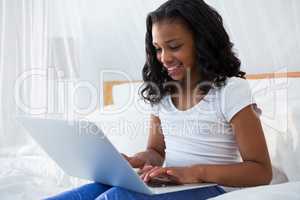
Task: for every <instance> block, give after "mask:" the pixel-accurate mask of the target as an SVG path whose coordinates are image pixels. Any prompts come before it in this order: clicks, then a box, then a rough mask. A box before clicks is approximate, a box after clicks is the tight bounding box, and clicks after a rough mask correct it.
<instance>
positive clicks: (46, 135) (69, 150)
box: [17, 117, 216, 195]
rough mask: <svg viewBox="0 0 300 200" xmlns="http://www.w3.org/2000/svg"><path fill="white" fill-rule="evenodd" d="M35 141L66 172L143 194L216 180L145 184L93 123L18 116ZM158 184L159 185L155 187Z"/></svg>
mask: <svg viewBox="0 0 300 200" xmlns="http://www.w3.org/2000/svg"><path fill="white" fill-rule="evenodd" d="M17 120H18V121H19V122H20V123H21V125H22V126H24V127H25V128H26V129H27V130H28V131H29V133H30V134H31V135H32V137H33V138H34V139H35V140H36V141H37V143H38V144H39V145H40V146H41V147H42V148H43V149H44V150H45V151H46V153H48V155H49V156H50V157H51V158H52V159H53V160H54V161H55V162H56V163H57V164H58V165H59V166H60V167H61V168H62V169H63V170H64V171H65V172H66V173H67V174H69V175H71V176H75V177H79V178H82V179H87V180H90V181H95V182H99V183H103V184H107V185H111V186H119V187H123V188H126V189H129V190H132V191H136V192H140V193H144V194H149V195H152V194H162V193H168V192H175V191H181V190H187V189H196V188H201V187H208V186H213V185H216V184H186V185H173V186H167V185H166V184H162V185H152V186H149V185H147V184H145V183H144V182H143V181H142V180H141V179H140V177H139V175H138V174H137V172H136V170H134V169H133V168H132V167H131V166H130V164H129V163H128V162H127V161H126V160H125V159H124V157H123V156H122V155H121V154H120V153H119V152H118V151H117V150H116V148H115V147H114V146H113V145H112V144H111V142H110V141H109V140H108V139H107V137H105V135H104V133H103V132H102V131H101V129H100V128H98V127H97V125H96V124H94V123H92V122H88V121H65V120H58V119H41V118H30V117H18V119H17ZM158 186H161V187H158Z"/></svg>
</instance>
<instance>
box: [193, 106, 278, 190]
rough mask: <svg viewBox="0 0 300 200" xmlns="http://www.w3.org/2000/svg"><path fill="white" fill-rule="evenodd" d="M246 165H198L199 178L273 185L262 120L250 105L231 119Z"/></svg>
mask: <svg viewBox="0 0 300 200" xmlns="http://www.w3.org/2000/svg"><path fill="white" fill-rule="evenodd" d="M231 125H232V128H233V131H234V134H235V137H236V141H237V144H238V146H239V150H240V154H241V157H242V159H243V162H242V163H237V164H231V165H206V166H205V165H204V166H203V165H202V166H200V165H199V166H194V167H195V169H196V170H197V171H199V179H201V180H203V181H205V182H215V183H218V184H221V185H228V186H255V185H262V184H269V183H270V181H271V179H272V166H271V161H270V158H269V153H268V149H267V145H266V141H265V137H264V133H263V130H262V126H261V123H260V120H259V117H258V116H257V115H256V113H255V111H254V108H253V106H247V107H246V108H244V109H242V110H241V111H240V112H238V113H237V114H236V115H235V116H234V117H233V118H232V120H231Z"/></svg>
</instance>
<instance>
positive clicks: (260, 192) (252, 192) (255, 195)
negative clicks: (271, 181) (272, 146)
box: [212, 181, 300, 200]
mask: <svg viewBox="0 0 300 200" xmlns="http://www.w3.org/2000/svg"><path fill="white" fill-rule="evenodd" d="M212 199H213V200H240V199H243V200H300V182H299V181H298V182H288V183H282V184H277V185H268V186H259V187H252V188H247V189H242V190H237V191H234V192H229V193H227V194H224V195H221V196H218V197H215V198H212Z"/></svg>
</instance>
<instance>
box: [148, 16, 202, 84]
mask: <svg viewBox="0 0 300 200" xmlns="http://www.w3.org/2000/svg"><path fill="white" fill-rule="evenodd" d="M152 38H153V41H152V43H153V45H154V47H155V49H156V56H157V59H158V60H159V61H160V62H161V63H162V65H163V66H164V67H165V68H166V70H167V71H168V74H169V76H170V77H171V78H172V79H173V80H178V81H182V80H187V79H188V78H191V79H196V78H197V76H198V74H199V73H197V67H196V66H195V65H196V53H195V52H196V51H195V44H194V37H193V34H192V32H191V31H190V30H189V29H187V27H186V25H184V24H183V22H181V21H179V20H174V21H172V22H170V21H167V20H164V21H161V22H157V23H154V24H153V26H152Z"/></svg>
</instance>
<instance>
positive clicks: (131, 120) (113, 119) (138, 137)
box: [88, 105, 149, 155]
mask: <svg viewBox="0 0 300 200" xmlns="http://www.w3.org/2000/svg"><path fill="white" fill-rule="evenodd" d="M88 120H89V121H93V122H95V123H96V124H97V125H98V126H99V127H101V128H102V130H103V131H104V133H105V135H106V136H107V137H108V138H109V139H110V141H111V142H112V143H113V144H114V146H115V147H116V148H117V149H118V151H119V152H121V153H125V154H127V155H133V154H135V153H137V152H140V151H144V150H145V149H146V146H147V140H148V127H149V115H148V114H144V113H143V112H140V111H138V110H137V109H136V108H135V107H129V108H128V109H125V110H123V111H120V107H117V106H115V105H111V106H108V107H105V110H104V111H102V112H99V111H97V112H95V113H93V114H91V115H89V116H88Z"/></svg>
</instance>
